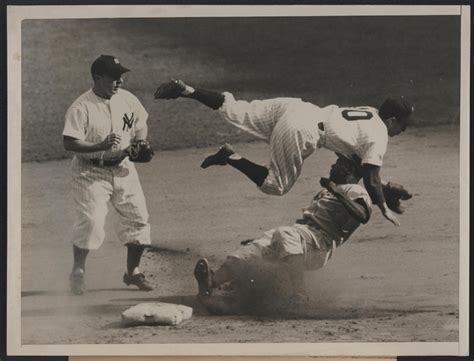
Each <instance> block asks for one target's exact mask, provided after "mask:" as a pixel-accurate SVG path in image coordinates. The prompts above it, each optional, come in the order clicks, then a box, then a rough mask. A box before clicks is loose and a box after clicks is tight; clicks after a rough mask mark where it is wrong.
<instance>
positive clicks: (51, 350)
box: [6, 5, 471, 356]
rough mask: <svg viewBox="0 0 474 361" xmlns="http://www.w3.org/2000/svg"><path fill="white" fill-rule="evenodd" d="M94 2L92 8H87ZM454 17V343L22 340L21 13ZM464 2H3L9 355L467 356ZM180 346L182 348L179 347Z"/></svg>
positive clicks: (467, 47) (467, 9)
mask: <svg viewBox="0 0 474 361" xmlns="http://www.w3.org/2000/svg"><path fill="white" fill-rule="evenodd" d="M92 8H93V10H94V11H91V9H92ZM250 15H251V16H262V17H265V16H285V17H293V16H295V17H296V16H305V17H308V16H362V15H364V16H417V15H418V16H419V15H426V16H430V15H459V16H461V34H460V35H461V36H460V41H461V75H460V86H461V89H460V90H461V92H460V93H461V102H460V104H461V112H460V116H461V119H460V135H461V138H460V149H461V157H460V162H461V164H460V208H461V209H460V211H461V212H460V214H461V215H460V237H461V244H460V255H459V256H460V288H459V289H460V295H459V296H460V299H459V307H460V309H459V311H460V314H459V341H458V342H414V343H403V342H400V343H383V342H380V343H315V344H308V343H304V344H302V343H278V344H245V348H242V344H159V345H147V347H143V345H41V346H40V345H22V344H21V322H20V320H21V207H20V206H19V205H21V152H18V145H21V119H22V117H21V94H22V93H21V57H22V54H21V43H22V41H21V40H22V38H21V22H22V21H23V20H26V19H54V18H62V19H67V18H71V19H73V18H74V19H78V18H111V17H113V18H154V17H156V18H159V17H167V18H173V17H203V16H206V17H225V16H232V17H245V16H250ZM470 27H471V24H470V6H467V5H441V6H431V5H252V6H248V5H74V6H53V5H48V6H44V5H40V6H7V29H8V31H7V40H8V41H7V69H8V74H7V81H8V92H7V94H8V114H7V116H8V160H7V164H8V180H7V184H8V190H9V191H8V198H7V202H8V220H7V226H8V233H7V237H8V245H7V250H8V259H7V315H6V316H7V332H6V334H7V335H8V337H7V352H8V354H9V355H38V356H40V355H50V356H53V355H75V356H85V355H108V356H113V355H120V356H130V355H134V356H151V355H153V356H164V355H167V356H170V355H173V356H191V355H192V356H204V355H206V356H211V355H213V356H263V355H265V356H289V355H291V356H403V355H412V356H414V355H425V356H428V355H460V356H462V355H468V352H469V332H468V331H469V287H468V286H469V177H470V168H469V155H470V152H469V149H470V148H469V147H470V139H469V135H470V133H469V131H470V126H469V105H470V97H469V91H470ZM184 345H185V347H183V346H184ZM269 346H271V347H269Z"/></svg>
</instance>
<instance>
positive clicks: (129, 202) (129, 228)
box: [111, 161, 153, 291]
mask: <svg viewBox="0 0 474 361" xmlns="http://www.w3.org/2000/svg"><path fill="white" fill-rule="evenodd" d="M114 172H117V174H116V176H115V178H114V182H115V189H114V193H113V195H112V198H111V201H112V205H113V206H114V208H115V209H116V211H117V212H118V214H119V215H120V224H119V228H118V236H119V239H120V240H121V242H122V243H123V244H125V246H126V247H127V267H126V268H127V271H126V272H125V273H124V276H123V281H124V282H125V284H127V285H135V286H137V287H138V288H139V289H140V290H142V291H151V290H152V289H153V287H152V286H151V284H150V283H149V282H148V281H147V279H146V277H145V275H144V274H143V273H142V272H141V271H140V269H139V266H140V261H141V259H142V255H143V252H144V249H145V246H146V245H149V244H151V239H150V224H149V223H148V210H147V206H146V200H145V196H144V194H143V190H142V188H141V185H140V181H139V179H138V174H137V171H136V169H135V166H134V165H133V163H131V162H129V161H124V162H123V163H122V166H121V167H119V168H116V169H114Z"/></svg>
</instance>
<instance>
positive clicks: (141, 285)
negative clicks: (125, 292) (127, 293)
mask: <svg viewBox="0 0 474 361" xmlns="http://www.w3.org/2000/svg"><path fill="white" fill-rule="evenodd" d="M123 282H124V283H125V284H126V285H127V286H130V285H135V286H137V287H138V289H139V290H141V291H152V290H153V287H152V285H151V284H150V283H149V282H148V281H147V279H146V278H145V275H144V274H143V273H137V274H136V275H131V276H130V275H129V274H128V273H124V274H123Z"/></svg>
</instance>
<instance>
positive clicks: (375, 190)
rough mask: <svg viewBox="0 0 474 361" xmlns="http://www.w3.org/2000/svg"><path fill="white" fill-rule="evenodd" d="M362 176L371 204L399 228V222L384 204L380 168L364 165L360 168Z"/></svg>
mask: <svg viewBox="0 0 474 361" xmlns="http://www.w3.org/2000/svg"><path fill="white" fill-rule="evenodd" d="M362 176H363V179H364V185H365V189H367V192H368V193H369V195H370V198H371V199H372V202H373V203H374V204H376V205H377V206H378V207H379V208H380V210H381V211H382V214H383V216H384V217H385V218H386V219H388V220H389V221H390V222H392V223H393V224H394V225H396V226H399V225H400V222H399V221H398V219H397V217H396V216H395V214H394V213H393V212H392V211H391V210H390V209H389V208H388V206H387V203H386V202H385V197H384V195H383V189H382V180H381V178H380V167H379V166H376V165H373V164H364V165H363V166H362Z"/></svg>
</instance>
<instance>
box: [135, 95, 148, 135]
mask: <svg viewBox="0 0 474 361" xmlns="http://www.w3.org/2000/svg"><path fill="white" fill-rule="evenodd" d="M133 98H134V102H133V107H134V110H133V112H134V113H135V117H136V118H135V119H136V120H135V129H136V130H140V129H143V128H144V127H146V122H147V120H148V112H147V111H146V110H145V108H144V107H143V105H142V103H141V102H140V100H138V98H137V97H136V96H133Z"/></svg>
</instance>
